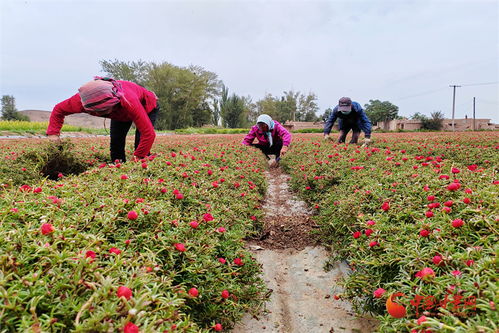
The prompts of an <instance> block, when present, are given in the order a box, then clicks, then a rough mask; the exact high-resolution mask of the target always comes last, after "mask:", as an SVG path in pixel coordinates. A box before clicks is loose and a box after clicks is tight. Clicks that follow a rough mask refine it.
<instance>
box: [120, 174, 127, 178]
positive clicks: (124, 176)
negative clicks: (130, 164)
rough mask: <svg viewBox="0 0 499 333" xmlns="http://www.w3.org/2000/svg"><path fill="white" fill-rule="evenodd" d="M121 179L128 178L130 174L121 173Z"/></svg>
mask: <svg viewBox="0 0 499 333" xmlns="http://www.w3.org/2000/svg"><path fill="white" fill-rule="evenodd" d="M120 178H121V179H128V176H127V175H121V177H120Z"/></svg>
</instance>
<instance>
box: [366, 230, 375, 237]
mask: <svg viewBox="0 0 499 333" xmlns="http://www.w3.org/2000/svg"><path fill="white" fill-rule="evenodd" d="M373 232H374V230H373V229H366V231H364V233H365V234H366V236H367V237H369V236H370V235H371V234H372V233H373Z"/></svg>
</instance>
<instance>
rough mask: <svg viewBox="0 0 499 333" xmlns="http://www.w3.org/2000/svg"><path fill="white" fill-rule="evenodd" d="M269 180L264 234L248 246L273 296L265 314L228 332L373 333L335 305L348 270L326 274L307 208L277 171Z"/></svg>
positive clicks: (366, 322)
mask: <svg viewBox="0 0 499 333" xmlns="http://www.w3.org/2000/svg"><path fill="white" fill-rule="evenodd" d="M267 179H268V182H269V187H268V192H267V197H266V201H265V204H264V206H263V208H264V210H265V212H266V217H265V220H264V225H265V231H264V233H263V236H262V238H261V239H260V240H256V241H251V242H248V243H247V246H248V248H250V249H251V250H252V252H253V253H254V256H255V258H256V259H257V260H258V262H260V263H261V264H262V267H263V277H264V280H265V282H266V283H267V286H268V288H270V289H272V294H271V297H270V301H269V302H268V303H267V304H266V308H265V311H263V312H262V313H260V314H259V315H257V316H251V315H249V314H247V315H246V316H245V317H244V318H243V320H242V322H241V323H239V324H238V325H236V327H235V328H234V329H233V331H232V332H233V333H258V332H276V333H295V332H296V333H298V332H300V333H303V332H307V333H308V332H310V333H322V332H324V333H329V332H362V333H364V332H365V333H367V332H372V331H373V330H374V328H375V325H376V323H375V321H374V320H372V319H364V318H357V317H356V316H355V314H354V313H353V311H352V310H351V307H350V305H349V304H348V303H347V302H345V301H341V300H334V298H333V295H334V294H336V293H340V292H341V288H340V287H339V286H338V285H337V281H338V279H340V278H341V276H342V275H343V274H346V273H347V272H348V266H346V265H345V264H337V265H336V266H335V267H334V269H332V270H331V271H329V272H325V271H324V269H323V266H324V263H325V262H326V260H327V257H328V254H327V252H326V251H325V250H324V249H323V248H322V247H320V246H318V245H317V242H316V240H315V238H314V237H313V236H311V235H309V232H310V231H311V230H312V229H313V228H315V227H317V226H316V225H314V223H313V221H312V220H311V219H310V216H311V211H309V209H308V207H307V205H306V204H305V203H304V202H303V201H300V200H298V199H297V198H296V197H295V196H294V195H293V194H292V193H291V191H290V189H289V187H288V180H289V176H288V175H286V174H283V173H282V172H281V170H280V169H275V170H272V171H269V172H267Z"/></svg>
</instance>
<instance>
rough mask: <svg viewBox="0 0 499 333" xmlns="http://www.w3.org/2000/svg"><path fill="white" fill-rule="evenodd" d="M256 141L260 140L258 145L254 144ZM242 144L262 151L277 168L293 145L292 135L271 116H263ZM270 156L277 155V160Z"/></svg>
mask: <svg viewBox="0 0 499 333" xmlns="http://www.w3.org/2000/svg"><path fill="white" fill-rule="evenodd" d="M255 139H257V140H258V142H257V143H254V140H255ZM242 144H244V145H247V146H253V147H256V148H258V149H260V150H261V151H262V153H263V154H264V155H265V156H266V157H267V160H269V161H270V166H271V167H277V166H278V165H279V161H280V159H281V157H282V156H284V154H286V152H287V151H288V148H289V145H290V144H291V134H290V133H289V132H288V130H287V129H285V128H284V127H283V126H282V125H281V124H280V123H279V122H278V121H277V120H272V118H271V117H270V116H269V115H266V114H262V115H260V116H259V117H258V119H257V120H256V125H254V126H253V127H251V129H250V131H249V133H248V134H247V135H246V137H245V138H244V140H243V142H242ZM270 155H275V160H274V159H271V157H270Z"/></svg>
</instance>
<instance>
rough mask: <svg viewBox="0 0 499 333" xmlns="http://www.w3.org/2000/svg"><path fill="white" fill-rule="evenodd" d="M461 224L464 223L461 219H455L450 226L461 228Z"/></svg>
mask: <svg viewBox="0 0 499 333" xmlns="http://www.w3.org/2000/svg"><path fill="white" fill-rule="evenodd" d="M463 225H464V222H463V220H461V219H455V220H454V221H452V226H453V227H454V228H461V227H462V226H463Z"/></svg>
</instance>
